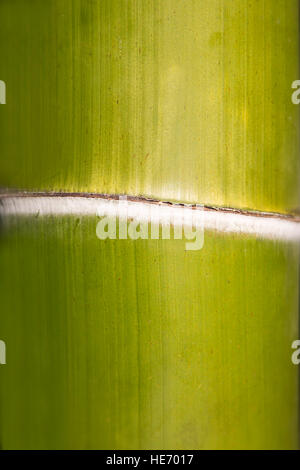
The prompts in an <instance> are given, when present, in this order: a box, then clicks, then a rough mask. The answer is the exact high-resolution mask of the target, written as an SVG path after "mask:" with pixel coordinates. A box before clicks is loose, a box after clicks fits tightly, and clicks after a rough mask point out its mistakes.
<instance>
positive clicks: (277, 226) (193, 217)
mask: <svg viewBox="0 0 300 470" xmlns="http://www.w3.org/2000/svg"><path fill="white" fill-rule="evenodd" d="M0 202H1V203H0V214H1V216H4V217H5V216H11V215H15V216H37V215H39V216H48V215H55V216H66V215H79V216H92V215H97V216H99V217H101V216H116V217H119V218H128V219H135V220H136V221H140V222H151V223H160V224H164V223H170V222H171V224H173V225H178V224H182V223H184V225H193V226H198V227H202V228H204V229H206V230H215V231H218V232H224V233H239V234H249V235H253V236H256V237H259V238H267V239H274V240H287V241H296V242H297V241H300V223H299V222H297V221H295V220H293V219H292V218H288V217H286V218H285V217H280V216H278V217H276V216H274V214H270V215H266V214H265V213H263V214H262V213H261V214H260V215H253V214H245V213H235V212H233V211H232V212H230V211H228V212H227V211H224V210H223V211H222V210H207V208H204V206H197V207H196V208H193V209H192V208H191V207H190V206H182V205H177V204H167V203H158V202H155V203H153V202H147V201H145V200H136V201H132V200H127V199H126V197H123V198H122V199H120V200H110V199H108V198H100V197H88V196H87V197H78V196H77V197H75V196H63V197H60V196H50V197H49V196H29V195H27V196H5V197H3V198H2V199H1V197H0Z"/></svg>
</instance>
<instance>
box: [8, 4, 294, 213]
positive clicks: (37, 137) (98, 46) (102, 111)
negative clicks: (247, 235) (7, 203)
mask: <svg viewBox="0 0 300 470" xmlns="http://www.w3.org/2000/svg"><path fill="white" fill-rule="evenodd" d="M0 17H1V29H0V57H1V61H0V78H1V79H2V80H5V82H6V84H7V104H6V105H5V106H1V109H0V128H1V144H0V152H1V164H0V173H1V176H0V178H1V179H0V183H1V184H2V186H4V187H6V186H8V187H12V188H18V189H29V190H39V191H42V190H46V191H49V190H64V191H76V192H78V191H88V192H100V193H125V194H131V195H143V196H150V197H154V198H158V199H164V200H177V201H182V202H197V203H205V204H212V205H217V206H231V207H242V208H250V209H258V210H264V211H265V210H270V211H279V212H294V211H296V209H297V208H298V206H299V197H298V193H299V185H298V181H299V157H298V134H299V120H298V111H297V106H295V105H293V104H292V102H291V94H292V91H293V90H292V88H291V84H292V82H293V81H294V80H296V79H298V78H299V76H298V63H299V61H298V0H230V1H228V0H209V1H208V0H205V1H204V0H201V1H200V0H182V1H178V0H101V1H95V0H51V1H50V0H42V1H41V0H30V1H29V0H14V1H13V2H12V1H11V0H1V2H0Z"/></svg>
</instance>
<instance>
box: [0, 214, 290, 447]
mask: <svg viewBox="0 0 300 470" xmlns="http://www.w3.org/2000/svg"><path fill="white" fill-rule="evenodd" d="M97 221H98V219H97V218H96V217H95V218H87V217H80V218H76V217H70V218H62V219H57V220H56V219H55V218H53V217H49V218H41V217H40V218H38V217H37V218H29V219H25V218H20V219H19V220H18V222H15V224H14V226H12V227H11V228H10V229H9V230H7V229H5V230H4V231H2V238H1V244H0V253H1V265H2V269H1V283H0V285H1V291H0V296H1V338H2V339H4V340H5V341H6V344H7V365H6V366H1V368H0V374H1V381H0V404H1V419H0V440H1V445H2V447H3V448H108V449H113V448H116V449H143V448H146V449H149V448H154V449H155V448H156V449H163V448H165V449H180V448H181V449H202V448H205V449H209V448H264V449H270V448H275V449H279V448H289V449H290V448H296V447H297V445H298V426H297V423H298V368H297V366H295V365H293V364H292V362H291V353H292V349H291V344H292V342H293V341H294V340H295V339H296V338H297V336H298V314H297V310H298V290H297V289H298V284H297V283H298V248H297V247H295V246H293V245H285V244H283V243H274V242H271V241H262V240H258V239H257V240H256V239H255V238H252V239H247V238H245V237H237V236H229V235H221V234H219V235H217V234H213V233H209V232H206V233H205V241H204V246H203V249H202V250H200V251H185V241H184V240H164V241H163V240H136V241H133V240H121V241H120V240H106V241H101V240H99V239H97V237H96V224H97Z"/></svg>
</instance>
